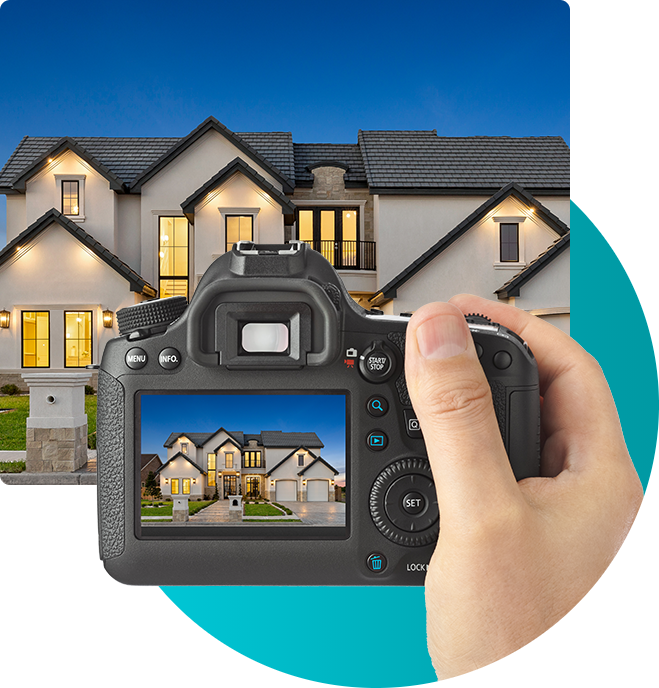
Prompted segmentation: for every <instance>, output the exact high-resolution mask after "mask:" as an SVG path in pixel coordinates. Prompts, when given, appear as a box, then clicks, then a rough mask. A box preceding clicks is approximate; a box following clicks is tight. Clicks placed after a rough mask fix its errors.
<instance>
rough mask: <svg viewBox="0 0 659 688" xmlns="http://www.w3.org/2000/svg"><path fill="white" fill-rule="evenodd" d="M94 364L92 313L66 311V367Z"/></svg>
mask: <svg viewBox="0 0 659 688" xmlns="http://www.w3.org/2000/svg"><path fill="white" fill-rule="evenodd" d="M91 364H92V312H91V311H64V367H65V368H84V367H85V366H88V365H91Z"/></svg>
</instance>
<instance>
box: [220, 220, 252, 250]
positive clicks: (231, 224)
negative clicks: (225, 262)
mask: <svg viewBox="0 0 659 688" xmlns="http://www.w3.org/2000/svg"><path fill="white" fill-rule="evenodd" d="M226 222H227V251H230V250H231V249H232V248H233V245H234V244H235V243H236V242H238V241H254V218H253V217H252V216H251V215H227V216H226Z"/></svg>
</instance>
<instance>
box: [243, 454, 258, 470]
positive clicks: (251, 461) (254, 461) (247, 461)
mask: <svg viewBox="0 0 659 688" xmlns="http://www.w3.org/2000/svg"><path fill="white" fill-rule="evenodd" d="M243 466H244V467H245V468H261V452H260V451H246V452H245V453H244V454H243Z"/></svg>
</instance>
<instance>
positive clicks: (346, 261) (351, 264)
mask: <svg viewBox="0 0 659 688" xmlns="http://www.w3.org/2000/svg"><path fill="white" fill-rule="evenodd" d="M304 243H305V244H309V246H311V248H312V249H313V250H314V251H318V253H320V254H321V255H322V256H323V257H324V258H326V259H327V260H328V261H329V262H330V263H331V264H332V265H333V266H334V267H335V268H336V269H337V270H375V242H374V241H333V240H328V241H315V240H312V241H305V242H304Z"/></svg>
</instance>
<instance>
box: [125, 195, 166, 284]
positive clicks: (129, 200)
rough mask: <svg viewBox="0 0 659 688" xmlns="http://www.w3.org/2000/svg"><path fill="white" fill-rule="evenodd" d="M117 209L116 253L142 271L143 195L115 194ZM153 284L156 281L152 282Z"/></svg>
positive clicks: (138, 270)
mask: <svg viewBox="0 0 659 688" xmlns="http://www.w3.org/2000/svg"><path fill="white" fill-rule="evenodd" d="M115 199H116V209H117V214H116V218H117V228H116V236H117V244H116V255H117V256H119V258H121V260H123V261H124V262H125V263H128V265H130V266H131V268H133V270H135V272H137V274H138V275H139V274H141V273H140V267H141V266H140V262H141V258H142V255H141V245H142V241H141V230H140V206H141V197H140V196H138V195H135V194H134V195H131V194H115ZM151 284H152V285H153V286H157V285H155V283H151Z"/></svg>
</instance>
